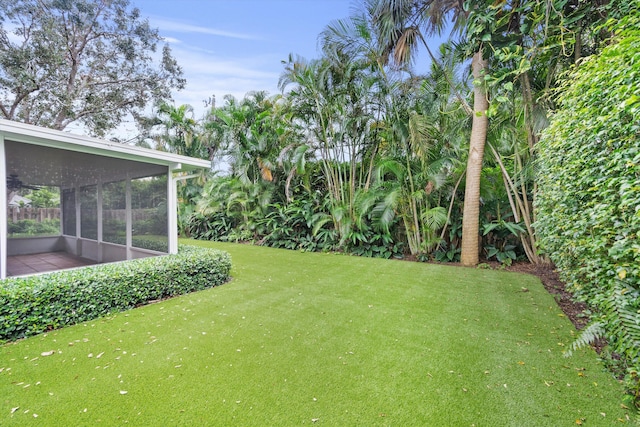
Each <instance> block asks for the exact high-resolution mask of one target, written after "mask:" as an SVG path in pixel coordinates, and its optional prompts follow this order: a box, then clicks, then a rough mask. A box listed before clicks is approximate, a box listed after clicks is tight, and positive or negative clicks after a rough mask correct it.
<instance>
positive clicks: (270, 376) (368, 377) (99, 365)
mask: <svg viewBox="0 0 640 427" xmlns="http://www.w3.org/2000/svg"><path fill="white" fill-rule="evenodd" d="M187 242H189V243H194V244H199V245H205V246H212V247H215V248H220V249H225V250H227V251H229V252H230V253H231V255H232V258H233V265H234V267H233V271H232V275H233V280H232V281H231V282H230V283H227V284H225V285H223V286H220V287H217V288H213V289H210V290H206V291H202V292H197V293H194V294H190V295H187V296H184V297H179V298H175V299H172V300H169V301H165V302H162V303H159V304H153V305H149V306H146V307H142V308H138V309H135V310H132V311H129V312H127V313H122V314H118V315H115V316H112V317H109V318H106V319H100V320H97V321H93V322H88V323H86V324H82V325H77V326H75V327H70V328H66V329H63V330H59V331H55V332H51V333H49V334H46V335H43V336H37V337H33V338H30V339H26V340H23V341H20V342H18V343H16V344H7V345H5V346H3V347H0V425H3V426H9V425H21V426H23V425H31V424H33V425H47V426H70V425H74V426H80V425H86V426H95V425H124V424H125V423H128V424H129V425H148V426H160V425H162V426H177V425H186V426H196V425H197V426H200V425H221V426H224V425H241V426H248V425H259V426H281V425H301V424H302V425H311V424H314V425H331V426H351V425H362V426H370V425H394V426H410V425H411V426H472V425H476V426H492V427H494V426H572V425H576V421H577V420H580V422H582V423H583V424H584V425H588V426H599V425H613V424H620V423H619V421H618V419H625V417H626V414H625V412H624V411H623V410H622V409H621V407H620V401H621V396H622V388H621V386H620V385H619V384H617V382H616V381H615V380H614V379H613V378H612V377H611V376H610V375H609V374H607V373H606V372H605V371H604V370H603V367H602V366H601V365H600V364H599V363H597V361H596V355H595V354H594V353H593V352H592V351H590V350H589V351H586V350H585V351H579V352H577V353H576V354H575V355H574V356H573V357H571V358H564V357H563V355H562V350H564V349H566V348H567V346H568V345H569V344H570V343H571V342H572V340H573V336H574V334H575V330H574V328H573V326H572V325H571V323H570V322H569V321H568V320H567V319H566V318H565V317H564V316H563V315H562V313H561V311H560V310H559V309H558V308H557V306H556V304H555V302H554V300H553V298H552V297H551V296H550V295H549V294H547V293H546V291H545V290H544V288H543V287H542V285H541V284H540V282H539V281H538V280H537V279H536V278H534V277H530V276H526V275H520V274H515V273H508V272H497V271H490V270H477V269H466V268H457V267H448V266H440V265H427V264H420V263H409V262H402V261H391V260H379V259H369V258H358V257H348V256H342V255H333V254H311V253H300V252H294V251H285V250H277V249H269V248H261V247H254V246H247V245H235V244H222V243H209V242H191V241H187ZM183 243H186V242H183ZM52 350H53V351H54V353H53V354H52V355H49V356H43V354H47V353H46V352H49V351H52ZM36 415H37V417H36Z"/></svg>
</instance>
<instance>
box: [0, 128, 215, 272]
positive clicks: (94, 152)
mask: <svg viewBox="0 0 640 427" xmlns="http://www.w3.org/2000/svg"><path fill="white" fill-rule="evenodd" d="M210 168H211V163H210V162H209V161H208V160H202V159H196V158H192V157H187V156H181V155H177V154H173V153H167V152H163V151H157V150H151V149H147V148H141V147H136V146H131V145H126V144H122V143H118V142H112V141H107V140H102V139H98V138H91V137H87V136H81V135H75V134H72V133H69V132H62V131H57V130H52V129H47V128H42V127H39V126H33V125H28V124H24V123H18V122H13V121H10V120H4V119H0V178H1V181H0V182H1V184H0V189H2V191H0V195H1V196H0V212H2V214H1V215H0V278H4V277H5V276H6V257H7V217H6V214H5V212H6V211H7V204H8V201H7V198H6V197H5V196H4V195H5V194H6V193H7V183H6V177H7V176H9V175H11V174H15V175H17V177H18V179H19V180H20V181H21V182H24V183H25V184H30V185H43V186H58V187H61V188H78V187H80V186H83V185H92V184H96V183H108V182H116V181H121V180H125V179H127V180H131V179H136V178H143V177H149V176H154V175H161V174H167V173H168V177H169V182H168V186H167V205H168V206H167V209H168V211H167V212H168V213H167V215H168V230H169V236H168V242H169V253H175V252H177V250H178V243H177V200H176V178H175V177H174V176H173V172H193V171H197V170H207V169H210ZM178 179H179V178H178ZM130 227H131V225H130V224H129V228H130ZM128 233H129V235H130V234H131V232H130V230H129V232H128ZM128 240H129V241H131V238H130V236H129V237H128ZM98 243H100V238H98ZM129 245H130V243H127V247H129Z"/></svg>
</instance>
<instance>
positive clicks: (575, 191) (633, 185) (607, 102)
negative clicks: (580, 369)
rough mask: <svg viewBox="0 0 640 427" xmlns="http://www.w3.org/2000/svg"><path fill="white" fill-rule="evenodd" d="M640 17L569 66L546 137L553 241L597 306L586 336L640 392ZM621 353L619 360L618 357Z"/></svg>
mask: <svg viewBox="0 0 640 427" xmlns="http://www.w3.org/2000/svg"><path fill="white" fill-rule="evenodd" d="M639 28H640V19H638V16H630V17H627V18H626V19H624V20H623V21H621V22H620V24H619V25H618V26H617V31H616V33H615V37H614V39H615V42H614V43H613V44H611V45H609V46H607V47H606V48H604V49H603V50H602V52H601V53H600V54H599V55H597V56H594V57H591V58H588V59H587V60H584V61H583V62H582V63H581V64H580V66H579V67H576V68H575V69H574V70H572V71H571V73H569V74H568V75H567V76H566V80H565V83H564V84H563V86H562V95H561V96H560V109H559V110H558V111H557V112H556V113H555V114H554V116H553V120H552V122H551V126H549V128H548V129H547V130H546V131H545V133H544V137H543V141H542V143H541V144H540V147H539V152H540V159H539V167H540V174H539V176H540V178H539V182H540V189H541V197H540V198H539V200H538V202H539V203H538V211H539V215H540V220H539V221H538V230H539V231H540V233H541V234H542V236H543V238H542V243H543V246H542V248H543V250H545V251H546V252H547V253H548V254H549V255H550V256H551V258H552V259H553V260H554V262H555V263H556V265H557V266H558V268H559V270H560V272H561V274H562V276H563V278H564V279H565V280H566V282H567V284H568V285H569V287H570V289H571V290H572V291H573V292H574V294H575V295H576V297H578V298H579V299H580V300H582V301H586V302H588V303H589V304H590V305H591V306H592V307H593V308H594V309H595V310H596V311H595V313H594V314H593V317H592V319H593V322H592V324H591V326H590V327H589V328H587V329H586V330H585V331H584V333H583V335H582V338H581V340H579V341H578V343H577V344H578V345H584V344H586V343H590V342H592V341H593V340H594V339H596V338H598V337H601V336H604V337H606V338H607V340H608V342H609V347H610V351H612V352H615V353H616V354H617V355H622V356H623V357H622V360H621V361H620V362H619V363H620V364H621V365H622V367H623V368H624V372H625V374H626V379H627V383H628V387H629V388H630V391H631V394H632V396H634V397H635V399H640V385H639V383H638V372H640V243H639V241H638V239H639V238H640V79H638V77H640V30H639ZM612 363H613V362H612Z"/></svg>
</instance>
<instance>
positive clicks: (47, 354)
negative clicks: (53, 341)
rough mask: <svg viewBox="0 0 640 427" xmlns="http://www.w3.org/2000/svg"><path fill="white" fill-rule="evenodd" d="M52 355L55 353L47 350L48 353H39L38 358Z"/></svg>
mask: <svg viewBox="0 0 640 427" xmlns="http://www.w3.org/2000/svg"><path fill="white" fill-rule="evenodd" d="M53 353H55V351H54V350H49V351H43V352H42V353H40V356H45V357H46V356H51V355H52V354H53Z"/></svg>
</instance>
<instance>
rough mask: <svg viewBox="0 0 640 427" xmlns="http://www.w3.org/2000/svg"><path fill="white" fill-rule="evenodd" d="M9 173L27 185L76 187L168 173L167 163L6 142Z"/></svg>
mask: <svg viewBox="0 0 640 427" xmlns="http://www.w3.org/2000/svg"><path fill="white" fill-rule="evenodd" d="M5 155H6V162H7V163H6V164H7V175H11V174H15V175H17V176H18V179H19V180H20V181H22V182H23V183H24V184H30V185H46V186H60V187H63V188H65V187H72V186H74V185H76V184H77V185H80V186H82V185H90V184H95V183H97V182H99V181H101V182H113V181H121V180H124V179H126V178H127V176H129V177H130V178H133V179H135V178H141V177H146V176H151V175H158V174H161V173H166V172H167V166H164V165H155V164H151V163H143V162H136V161H133V160H125V159H117V158H113V157H104V156H99V155H95V154H88V153H81V152H78V151H68V150H62V149H58V148H51V147H45V146H41V145H34V144H23V143H19V142H15V141H10V140H7V141H5Z"/></svg>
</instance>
